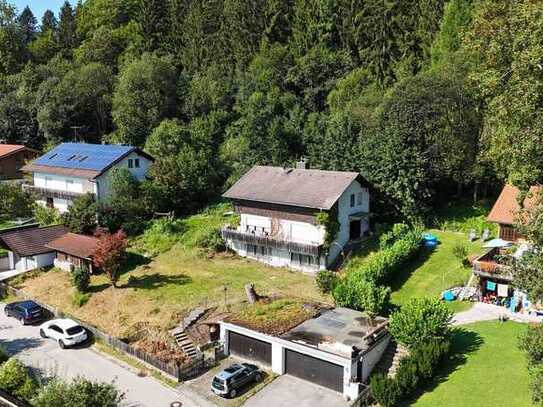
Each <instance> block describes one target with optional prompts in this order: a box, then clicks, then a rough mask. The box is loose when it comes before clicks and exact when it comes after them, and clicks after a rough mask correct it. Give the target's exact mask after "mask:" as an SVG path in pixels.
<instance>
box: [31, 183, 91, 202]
mask: <svg viewBox="0 0 543 407" xmlns="http://www.w3.org/2000/svg"><path fill="white" fill-rule="evenodd" d="M23 191H28V192H31V193H33V194H35V195H37V196H39V197H42V198H57V199H68V200H73V199H76V198H79V197H81V196H83V195H85V194H87V192H73V191H59V190H56V189H49V188H43V187H37V186H35V185H32V184H23ZM90 194H92V195H94V193H93V192H90Z"/></svg>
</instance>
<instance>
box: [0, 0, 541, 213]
mask: <svg viewBox="0 0 543 407" xmlns="http://www.w3.org/2000/svg"><path fill="white" fill-rule="evenodd" d="M38 20H39V21H38ZM0 82H1V85H0V140H1V141H3V142H10V143H26V144H28V145H30V146H33V147H39V148H42V149H47V148H49V147H50V146H52V145H54V144H56V143H58V142H61V141H73V140H74V134H77V135H78V138H79V139H82V140H84V141H88V142H103V141H106V142H116V143H130V144H133V145H137V146H141V147H145V149H146V150H147V151H149V152H150V153H151V154H153V155H155V156H156V158H157V163H156V165H155V167H154V170H153V176H154V183H155V186H157V187H159V188H160V191H161V199H162V202H163V204H164V206H165V207H168V208H176V209H177V210H178V211H190V210H194V209H197V208H198V207H200V206H202V205H204V204H205V203H206V202H207V201H208V200H210V199H212V198H213V197H215V196H216V195H217V194H218V193H220V192H221V191H222V190H223V189H224V187H225V186H226V185H228V184H229V183H231V182H232V181H233V180H235V179H236V178H237V177H239V175H240V174H241V173H242V172H243V171H244V170H246V169H247V168H248V167H250V166H251V165H253V164H255V163H260V164H274V165H292V163H293V162H294V161H295V160H296V159H297V158H299V157H300V156H302V155H304V156H306V157H308V159H309V162H310V164H311V166H312V167H318V168H326V169H337V170H359V171H361V172H362V173H363V174H364V176H365V177H367V178H368V179H369V180H370V181H371V183H372V184H373V185H374V186H375V188H376V190H377V191H379V192H380V193H381V196H382V197H384V198H385V199H384V200H383V201H384V202H386V203H387V205H386V206H387V208H388V209H393V210H394V211H396V213H399V214H402V215H407V216H416V215H421V214H424V213H425V212H426V211H428V210H429V209H431V208H432V206H434V205H436V202H438V200H439V199H440V198H441V197H442V196H447V197H450V196H451V194H454V193H456V192H457V191H462V190H463V191H470V193H471V192H472V191H474V190H475V191H476V190H477V188H479V187H486V186H488V185H493V184H494V185H495V184H497V182H498V181H504V180H506V179H509V180H511V181H512V182H515V183H516V184H518V185H520V186H526V185H529V184H532V183H534V182H537V181H539V182H540V181H543V109H542V108H543V2H542V1H541V0H518V1H510V0H482V1H469V0H451V1H449V2H446V1H442V0H401V1H388V0H86V1H85V2H84V3H79V4H78V5H77V6H76V7H75V8H74V9H72V7H71V6H70V5H69V4H68V3H66V4H65V5H64V6H63V7H62V9H61V11H60V13H59V15H58V16H55V15H54V14H53V13H52V12H46V13H45V15H44V16H43V17H42V16H37V18H36V17H35V16H33V15H32V13H31V12H30V10H29V9H25V10H21V11H17V10H15V9H14V8H13V7H12V6H11V5H10V4H9V3H7V2H6V1H4V0H1V1H0ZM74 127H79V129H74ZM479 189H482V188H479Z"/></svg>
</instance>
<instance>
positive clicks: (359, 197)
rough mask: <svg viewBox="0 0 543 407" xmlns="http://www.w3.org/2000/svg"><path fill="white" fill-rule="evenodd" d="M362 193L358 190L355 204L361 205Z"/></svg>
mask: <svg viewBox="0 0 543 407" xmlns="http://www.w3.org/2000/svg"><path fill="white" fill-rule="evenodd" d="M363 196H364V194H363V193H362V192H359V193H358V195H357V198H356V204H357V205H358V206H360V205H362V198H363Z"/></svg>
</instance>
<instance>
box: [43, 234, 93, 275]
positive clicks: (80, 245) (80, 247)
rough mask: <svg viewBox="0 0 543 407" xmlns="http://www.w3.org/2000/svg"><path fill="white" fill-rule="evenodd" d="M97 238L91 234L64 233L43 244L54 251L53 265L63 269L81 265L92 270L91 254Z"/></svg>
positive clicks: (66, 269) (68, 269) (69, 269)
mask: <svg viewBox="0 0 543 407" xmlns="http://www.w3.org/2000/svg"><path fill="white" fill-rule="evenodd" d="M97 245H98V239H97V238H95V237H93V236H85V235H79V234H76V233H66V234H65V235H62V236H60V237H58V238H56V239H55V240H52V241H51V242H49V243H47V244H46V245H45V246H46V247H48V248H49V249H51V250H54V251H55V260H54V263H53V264H54V266H55V267H57V268H59V269H61V270H65V271H73V269H74V268H75V267H81V268H86V269H88V270H89V271H90V272H91V273H92V272H93V256H94V253H95V252H96V248H97Z"/></svg>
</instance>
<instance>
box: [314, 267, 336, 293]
mask: <svg viewBox="0 0 543 407" xmlns="http://www.w3.org/2000/svg"><path fill="white" fill-rule="evenodd" d="M315 282H316V283H317V287H318V288H319V291H320V292H321V293H323V294H328V293H329V292H331V291H332V290H333V289H334V287H335V285H336V283H337V274H336V273H334V272H333V271H328V270H320V271H319V272H317V276H316V278H315Z"/></svg>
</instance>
